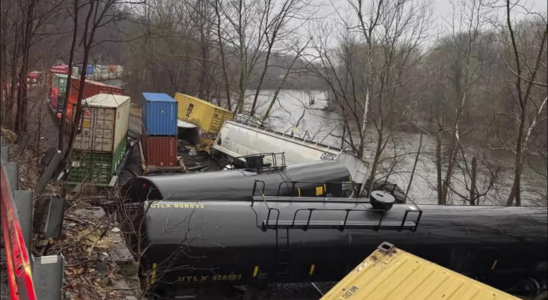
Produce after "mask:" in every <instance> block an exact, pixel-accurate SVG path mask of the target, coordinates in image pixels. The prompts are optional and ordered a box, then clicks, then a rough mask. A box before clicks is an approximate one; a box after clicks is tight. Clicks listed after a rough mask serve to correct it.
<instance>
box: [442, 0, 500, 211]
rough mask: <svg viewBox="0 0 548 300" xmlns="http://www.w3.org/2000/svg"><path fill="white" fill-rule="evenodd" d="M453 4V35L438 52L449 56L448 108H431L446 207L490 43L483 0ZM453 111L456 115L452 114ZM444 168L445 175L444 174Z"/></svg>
mask: <svg viewBox="0 0 548 300" xmlns="http://www.w3.org/2000/svg"><path fill="white" fill-rule="evenodd" d="M452 4H453V16H452V18H451V20H450V22H448V23H449V31H450V34H449V35H447V36H446V37H445V38H444V39H443V40H442V41H441V44H440V47H441V48H438V49H439V50H441V51H443V52H444V53H448V54H449V57H447V60H448V67H447V69H442V74H441V77H440V78H441V79H440V89H441V90H442V91H443V95H444V99H443V101H444V102H445V103H446V104H445V105H444V106H446V107H444V106H442V107H441V109H442V110H443V111H439V109H435V108H432V114H433V115H434V116H435V119H436V122H437V136H436V171H437V194H438V204H446V203H447V198H448V192H449V190H450V187H451V179H452V177H453V175H454V171H455V167H456V166H457V158H458V150H459V148H460V143H461V141H460V138H461V134H462V132H461V121H462V117H463V113H464V112H465V109H466V106H467V105H468V103H469V102H470V101H471V100H470V99H473V97H474V96H475V94H474V92H475V89H476V87H477V81H478V80H479V79H480V77H481V76H482V74H483V72H485V70H486V68H485V67H484V66H485V65H486V64H489V63H490V61H489V60H490V58H488V57H486V50H485V49H486V45H487V44H488V43H489V42H490V41H491V40H490V39H489V35H487V34H486V32H485V31H486V27H487V25H488V23H487V18H488V13H489V11H488V10H487V7H486V6H485V5H484V4H483V2H482V0H474V1H456V2H453V3H452ZM445 110H449V111H448V112H447V111H445ZM452 111H454V112H455V113H454V114H453V113H451V112H452ZM448 123H449V125H448ZM445 134H449V136H450V137H449V140H450V141H449V144H448V145H447V147H444V145H443V141H444V135H445ZM444 150H445V151H444ZM444 153H445V154H446V157H444V155H443V154H444ZM444 161H445V162H444ZM444 168H445V174H442V173H443V169H444Z"/></svg>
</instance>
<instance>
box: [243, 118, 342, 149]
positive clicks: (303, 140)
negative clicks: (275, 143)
mask: <svg viewBox="0 0 548 300" xmlns="http://www.w3.org/2000/svg"><path fill="white" fill-rule="evenodd" d="M233 122H234V123H238V124H240V125H244V126H248V127H251V128H253V129H256V130H257V131H259V130H260V131H263V132H269V133H273V134H276V135H279V136H282V137H290V138H291V139H293V140H298V141H301V142H303V143H308V144H314V145H315V146H322V147H323V148H326V150H335V151H339V152H342V151H343V149H341V148H337V147H335V146H332V145H328V144H323V143H320V142H315V141H313V140H308V139H305V138H301V137H299V136H295V135H293V136H289V135H286V134H285V133H284V132H279V131H275V130H272V129H269V128H266V127H264V126H262V127H259V126H257V125H250V124H246V123H243V122H241V121H237V120H233Z"/></svg>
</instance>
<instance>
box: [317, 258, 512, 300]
mask: <svg viewBox="0 0 548 300" xmlns="http://www.w3.org/2000/svg"><path fill="white" fill-rule="evenodd" d="M415 299H421V300H480V299H481V300H519V298H516V297H514V296H512V295H509V294H507V293H504V292H502V291H500V290H497V289H495V288H493V287H490V286H488V285H485V284H483V283H480V282H478V281H476V280H473V279H470V278H468V277H466V276H463V275H461V274H458V273H456V272H453V271H451V270H449V269H446V268H443V267H441V266H438V265H436V264H434V263H431V262H429V261H427V260H424V259H422V258H420V257H417V256H414V255H412V254H410V253H407V252H405V251H402V250H400V249H397V248H392V249H391V250H389V251H386V250H383V249H378V250H376V251H375V252H373V254H371V255H370V256H369V257H368V258H366V259H365V260H364V261H363V262H362V263H360V264H359V265H358V266H357V267H356V268H355V269H354V270H352V271H351V272H350V273H349V274H348V275H347V276H346V277H345V278H343V279H342V280H341V281H340V282H339V283H338V284H337V285H336V286H334V287H333V288H332V289H331V290H330V291H329V292H328V293H327V294H325V296H323V297H322V300H415Z"/></svg>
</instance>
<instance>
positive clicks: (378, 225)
mask: <svg viewBox="0 0 548 300" xmlns="http://www.w3.org/2000/svg"><path fill="white" fill-rule="evenodd" d="M270 210H276V211H277V216H276V219H275V222H274V223H271V222H270V221H271V220H270V214H271V213H270ZM301 211H308V217H307V219H306V222H302V223H300V224H299V221H298V220H297V215H298V214H299V212H301ZM315 211H330V212H335V211H340V212H345V215H344V220H342V221H341V222H340V224H337V223H338V222H336V221H324V222H323V223H322V222H318V223H315V224H311V223H312V222H313V221H312V214H313V212H315ZM351 212H378V213H380V214H381V215H380V218H379V220H378V222H377V221H376V220H372V221H360V222H358V223H355V224H349V221H348V216H349V215H350V213H351ZM386 212H387V210H385V209H376V208H370V209H353V208H344V209H343V208H301V209H298V210H296V211H295V213H294V214H293V220H292V221H287V222H286V221H280V211H279V210H278V209H276V208H272V209H269V212H268V214H267V217H266V220H264V221H263V226H262V229H263V230H266V229H268V228H272V229H277V228H282V227H283V228H290V229H296V228H300V229H303V230H308V229H310V228H322V229H323V228H333V229H338V230H339V231H343V230H345V229H346V228H347V227H349V226H350V227H352V228H354V229H373V230H374V231H379V230H380V229H392V230H397V231H402V230H404V229H409V230H411V231H413V232H415V231H417V228H418V226H419V222H420V218H421V216H422V211H415V210H409V209H408V210H406V211H405V214H404V216H403V219H402V221H401V223H399V222H395V223H393V224H392V225H387V224H386V223H385V225H383V221H384V217H385V215H386ZM409 212H417V213H418V214H419V215H418V217H417V219H416V220H415V221H414V222H413V221H409V222H407V217H408V215H409ZM387 222H388V221H387ZM398 224H399V225H398Z"/></svg>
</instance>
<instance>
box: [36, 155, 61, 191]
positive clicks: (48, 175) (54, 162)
mask: <svg viewBox="0 0 548 300" xmlns="http://www.w3.org/2000/svg"><path fill="white" fill-rule="evenodd" d="M62 159H63V152H61V151H60V150H57V152H56V153H55V154H54V155H53V157H52V159H51V161H50V162H49V164H48V166H47V167H46V169H45V170H44V173H42V176H40V179H39V180H38V183H37V184H36V187H35V188H34V192H35V193H36V196H40V195H41V194H42V193H43V192H44V190H45V189H46V186H47V184H48V182H49V181H50V180H51V179H52V178H53V175H54V174H55V172H56V171H57V168H58V167H59V163H61V160H62Z"/></svg>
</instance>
